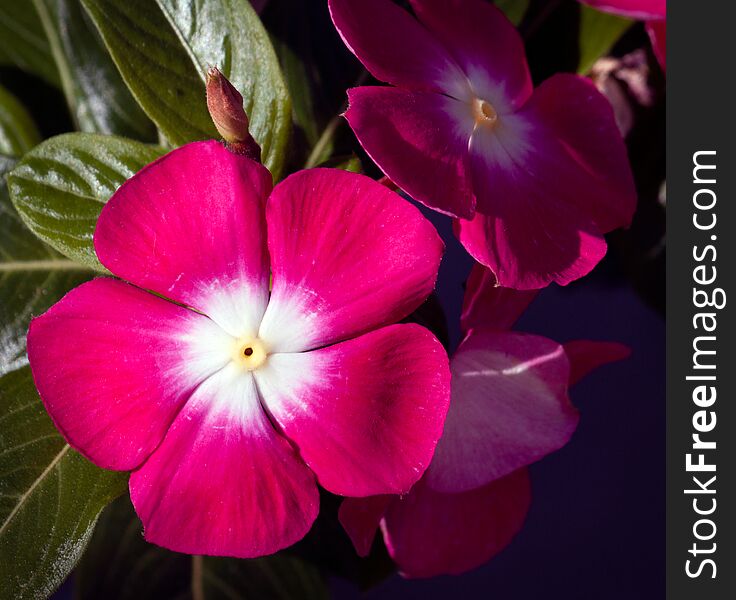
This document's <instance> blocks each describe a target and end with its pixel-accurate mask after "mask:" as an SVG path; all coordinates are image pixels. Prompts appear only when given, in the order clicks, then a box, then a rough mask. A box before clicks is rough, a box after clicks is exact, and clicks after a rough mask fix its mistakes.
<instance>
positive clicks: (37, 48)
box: [0, 0, 60, 85]
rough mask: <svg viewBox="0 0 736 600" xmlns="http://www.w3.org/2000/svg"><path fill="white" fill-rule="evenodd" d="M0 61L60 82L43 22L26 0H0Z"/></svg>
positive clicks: (50, 80) (56, 83) (57, 82)
mask: <svg viewBox="0 0 736 600" xmlns="http://www.w3.org/2000/svg"><path fill="white" fill-rule="evenodd" d="M0 63H2V64H11V65H15V66H17V67H19V68H20V69H23V70H24V71H27V72H29V73H33V74H34V75H38V76H39V77H41V78H43V79H45V80H46V81H48V82H49V83H51V84H53V85H59V84H60V80H59V72H58V71H57V70H56V65H54V59H53V58H52V57H51V48H50V47H49V42H48V40H47V39H46V34H45V33H44V30H43V26H42V25H41V21H40V20H39V18H38V15H37V14H36V11H35V10H33V7H32V6H31V5H30V2H29V1H28V0H2V2H0Z"/></svg>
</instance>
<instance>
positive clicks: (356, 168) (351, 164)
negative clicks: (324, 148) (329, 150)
mask: <svg viewBox="0 0 736 600" xmlns="http://www.w3.org/2000/svg"><path fill="white" fill-rule="evenodd" d="M319 166H320V167H328V168H333V169H342V170H343V171H350V172H351V173H362V172H363V163H361V162H360V158H358V157H357V156H355V154H350V155H348V156H333V157H332V158H331V159H330V160H326V161H325V162H323V163H320V165H319Z"/></svg>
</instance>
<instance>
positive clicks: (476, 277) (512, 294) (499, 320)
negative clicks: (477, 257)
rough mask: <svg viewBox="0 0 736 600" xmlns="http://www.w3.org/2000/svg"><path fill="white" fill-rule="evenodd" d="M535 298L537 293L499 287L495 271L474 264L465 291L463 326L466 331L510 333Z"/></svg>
mask: <svg viewBox="0 0 736 600" xmlns="http://www.w3.org/2000/svg"><path fill="white" fill-rule="evenodd" d="M536 296H537V291H536V290H533V291H518V290H513V289H511V288H505V287H500V286H499V285H498V284H497V283H496V277H495V276H494V275H493V272H492V271H490V270H489V269H486V268H485V267H484V266H483V265H481V264H480V263H475V265H473V269H472V271H470V277H468V283H467V287H466V289H465V296H464V298H463V312H462V316H461V317H460V326H461V327H462V330H463V331H465V332H468V331H470V330H471V329H474V328H476V327H481V328H486V329H496V330H499V331H507V330H509V329H511V327H512V326H513V325H514V323H516V321H517V319H518V318H519V317H520V316H521V314H522V313H523V312H524V311H525V310H526V309H527V307H528V306H529V304H531V302H532V300H534V298H536Z"/></svg>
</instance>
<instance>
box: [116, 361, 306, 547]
mask: <svg viewBox="0 0 736 600" xmlns="http://www.w3.org/2000/svg"><path fill="white" fill-rule="evenodd" d="M130 497H131V500H132V501H133V505H134V506H135V509H136V512H137V513H138V515H139V516H140V518H141V521H143V526H144V535H145V538H146V539H147V540H148V541H149V542H152V543H154V544H157V545H159V546H163V547H165V548H169V549H171V550H175V551H177V552H185V553H187V554H207V555H213V556H235V557H238V558H252V557H256V556H263V555H266V554H272V553H273V552H276V551H277V550H280V549H281V548H285V547H286V546H290V545H291V544H293V543H295V542H297V541H298V540H300V539H301V538H302V537H304V535H306V533H307V532H308V531H309V528H310V527H311V525H312V522H313V521H314V519H315V517H316V516H317V512H318V510H319V494H318V492H317V486H316V483H315V481H314V476H313V474H312V473H311V472H310V471H309V469H307V467H306V465H304V463H303V462H302V461H301V460H300V459H299V457H298V456H297V455H296V453H295V451H294V450H293V448H292V447H291V446H290V444H289V443H288V442H287V441H286V440H285V439H284V438H282V437H281V436H280V435H279V434H278V433H277V432H276V431H275V430H274V429H273V426H272V425H271V423H270V422H269V420H268V417H267V416H266V415H265V413H264V412H263V409H262V408H261V405H260V403H259V399H258V392H257V390H256V388H255V384H254V382H253V377H252V375H251V374H250V373H248V372H244V371H243V370H241V369H239V368H238V367H237V366H236V365H234V364H230V365H228V366H227V367H225V368H224V369H222V370H221V371H219V372H218V373H216V374H215V375H213V376H212V377H210V378H209V379H207V380H206V381H205V382H204V383H203V384H202V385H200V386H199V388H197V390H196V391H195V392H194V394H193V395H192V397H191V399H190V400H189V402H187V404H186V406H185V407H184V409H183V410H182V411H181V413H180V414H179V416H178V417H177V418H176V420H175V421H174V423H173V425H172V426H171V429H170V430H169V432H168V433H167V434H166V437H165V438H164V441H163V442H162V443H161V445H160V446H159V447H158V448H157V449H156V451H155V452H154V453H153V454H152V455H151V457H150V458H149V459H148V460H147V461H146V462H145V463H144V464H143V466H142V467H141V468H140V469H138V470H137V471H135V472H134V473H132V475H131V477H130Z"/></svg>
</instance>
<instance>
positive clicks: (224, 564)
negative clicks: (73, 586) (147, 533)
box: [76, 497, 328, 600]
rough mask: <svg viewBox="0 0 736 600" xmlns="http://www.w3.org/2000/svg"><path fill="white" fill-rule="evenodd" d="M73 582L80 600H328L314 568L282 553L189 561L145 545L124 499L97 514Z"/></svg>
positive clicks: (192, 559) (137, 521)
mask: <svg viewBox="0 0 736 600" xmlns="http://www.w3.org/2000/svg"><path fill="white" fill-rule="evenodd" d="M76 580H77V598H78V599H79V600H96V599H97V598H105V599H106V600H148V599H151V600H154V599H156V600H158V599H159V598H182V599H183V598H190V597H191V596H193V595H194V596H195V597H199V598H204V599H206V600H220V599H222V600H229V599H232V598H258V599H259V600H261V599H262V600H294V599H297V598H298V599H299V600H323V599H326V598H327V597H328V596H327V587H326V585H325V581H324V579H323V577H322V575H321V574H320V572H319V570H318V569H317V568H316V567H312V566H310V565H308V564H306V563H304V562H302V561H301V560H299V559H298V558H295V557H292V556H288V555H284V554H283V553H281V554H276V555H274V556H268V557H265V558H259V559H253V560H236V559H227V558H213V557H190V556H186V555H183V554H178V553H175V552H170V551H168V550H165V549H164V548H160V547H158V546H153V545H151V544H148V543H146V542H145V540H144V539H143V535H142V525H141V522H140V521H139V520H138V517H137V516H136V515H135V512H134V511H133V507H132V506H131V504H130V500H129V499H128V498H127V497H123V498H119V499H118V500H116V501H115V502H113V503H112V504H111V505H110V506H109V507H108V508H107V509H105V511H104V512H103V513H102V516H101V517H100V521H99V523H98V525H97V528H96V529H95V533H94V535H93V536H92V541H91V542H90V545H89V548H88V550H87V552H86V554H85V555H84V558H83V559H82V561H81V562H80V566H79V570H78V571H77V579H76ZM195 587H196V594H195V593H193V592H194V591H195V590H194V588H195Z"/></svg>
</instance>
